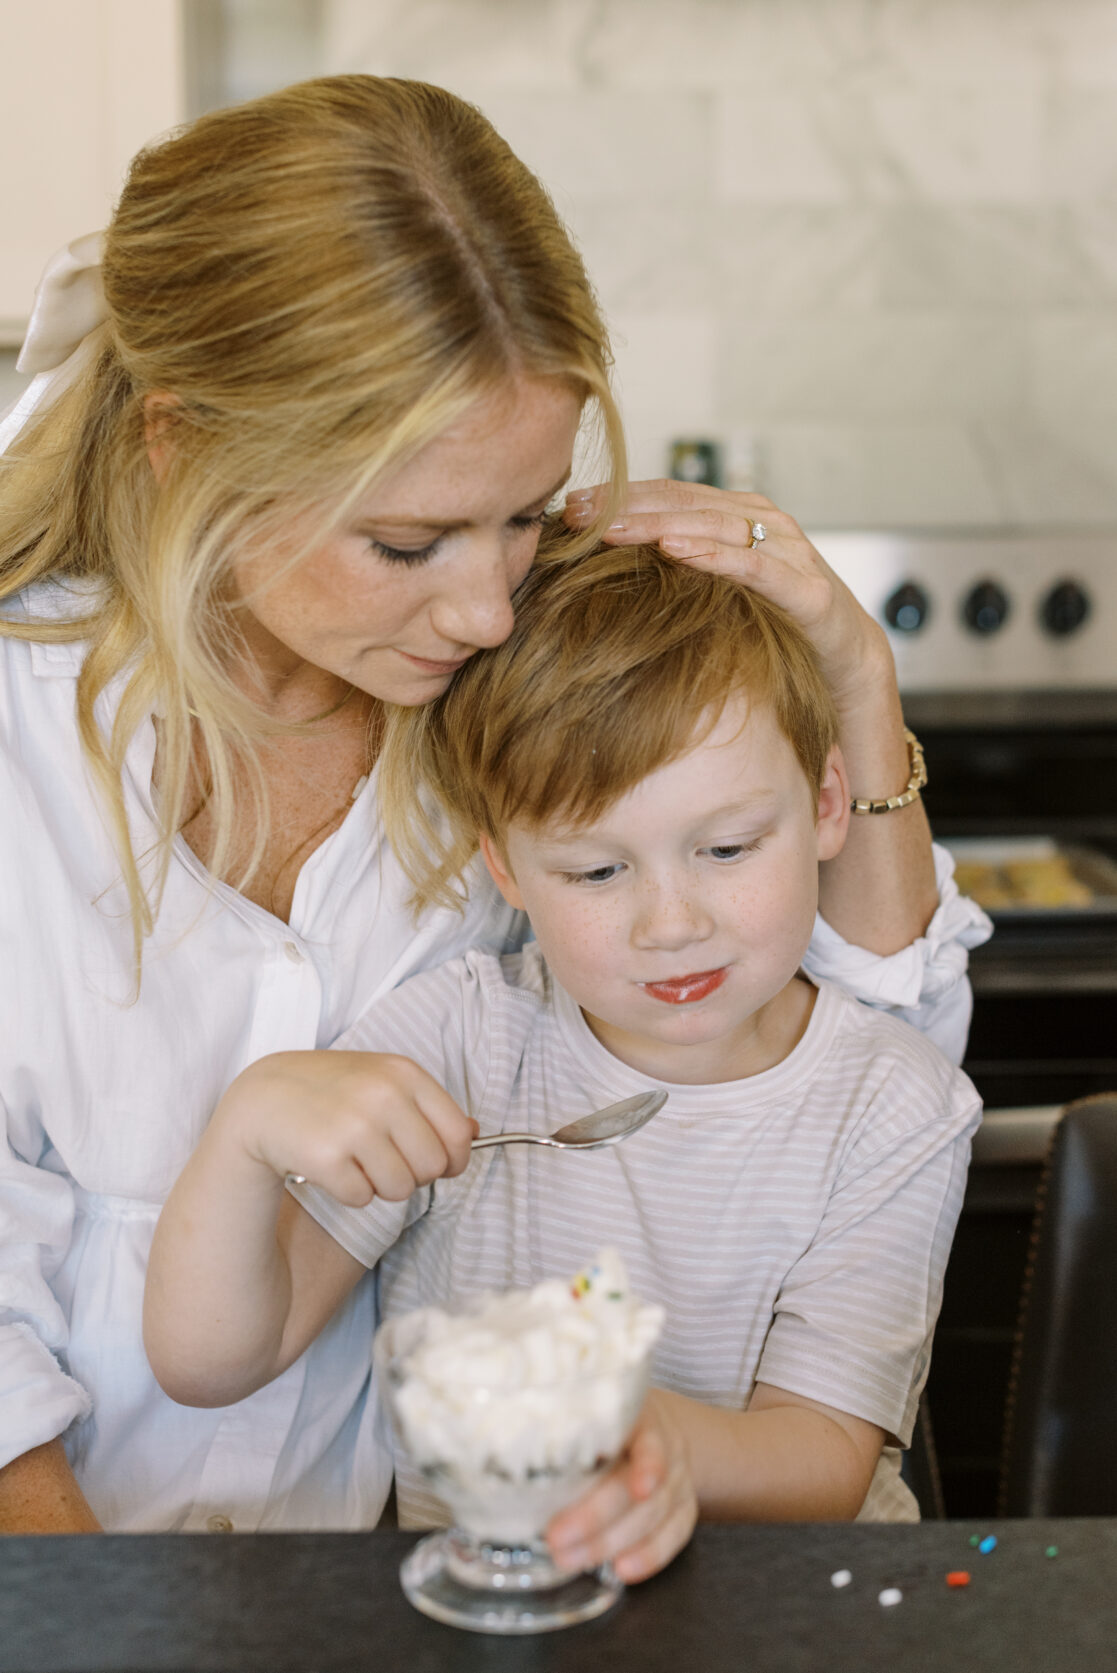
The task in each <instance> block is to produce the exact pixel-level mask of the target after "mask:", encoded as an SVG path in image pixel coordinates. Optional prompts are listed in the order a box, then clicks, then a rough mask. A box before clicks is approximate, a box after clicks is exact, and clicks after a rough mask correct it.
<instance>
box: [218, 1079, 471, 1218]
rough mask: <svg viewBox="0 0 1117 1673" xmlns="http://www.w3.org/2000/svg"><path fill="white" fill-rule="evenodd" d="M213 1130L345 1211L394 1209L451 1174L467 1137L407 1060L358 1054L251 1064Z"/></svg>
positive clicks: (466, 1125)
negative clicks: (378, 1202) (378, 1206)
mask: <svg viewBox="0 0 1117 1673" xmlns="http://www.w3.org/2000/svg"><path fill="white" fill-rule="evenodd" d="M213 1129H214V1132H215V1137H216V1139H217V1140H218V1142H220V1139H221V1138H222V1137H224V1138H226V1139H227V1138H228V1137H229V1136H230V1135H231V1136H232V1137H233V1139H234V1142H235V1143H237V1145H238V1146H239V1147H240V1148H241V1149H242V1150H243V1152H244V1153H246V1154H247V1155H248V1156H249V1157H250V1158H251V1159H252V1160H254V1161H256V1162H259V1163H262V1164H263V1165H264V1166H265V1167H267V1168H268V1169H270V1171H271V1172H272V1173H273V1174H274V1175H276V1176H277V1177H278V1178H280V1179H284V1178H285V1177H286V1176H287V1175H288V1174H301V1175H302V1176H303V1177H305V1178H306V1179H308V1180H309V1181H310V1182H311V1183H312V1184H314V1185H320V1186H321V1187H322V1188H323V1189H324V1190H326V1191H328V1192H329V1193H330V1195H331V1196H333V1197H336V1198H337V1200H338V1201H339V1202H343V1203H346V1204H347V1205H349V1206H350V1207H353V1208H363V1207H364V1206H365V1205H366V1204H368V1203H369V1202H371V1201H372V1199H373V1197H374V1196H375V1197H383V1198H384V1199H385V1200H386V1201H388V1202H402V1201H403V1200H404V1199H405V1198H407V1197H409V1196H411V1194H412V1192H413V1191H415V1190H417V1189H418V1188H419V1187H420V1186H421V1185H427V1184H429V1183H430V1182H431V1181H432V1180H434V1179H440V1178H442V1177H443V1176H444V1175H454V1174H459V1173H461V1172H462V1171H463V1170H464V1169H465V1168H466V1166H467V1165H468V1163H469V1158H470V1144H471V1141H472V1140H473V1139H474V1138H475V1137H476V1134H477V1124H476V1122H475V1121H473V1120H472V1119H471V1118H470V1117H469V1116H467V1115H465V1114H463V1112H462V1111H461V1109H459V1107H458V1105H457V1104H456V1103H455V1102H454V1100H453V1099H452V1098H451V1097H450V1095H449V1093H448V1092H446V1091H445V1090H444V1088H443V1087H441V1086H440V1085H439V1084H438V1082H437V1081H436V1080H435V1079H434V1077H433V1076H432V1075H430V1074H428V1073H427V1071H426V1070H425V1069H422V1068H420V1067H419V1065H418V1064H417V1063H413V1062H412V1061H411V1059H410V1058H407V1057H396V1056H393V1055H389V1054H387V1053H381V1052H358V1051H297V1052H281V1053H277V1054H276V1055H274V1056H271V1057H264V1058H260V1059H259V1060H258V1061H257V1062H256V1063H253V1064H252V1065H250V1067H249V1068H248V1069H246V1070H245V1071H244V1073H243V1074H241V1075H239V1076H238V1077H237V1079H236V1080H235V1081H234V1082H233V1084H232V1086H231V1087H230V1088H229V1090H228V1091H227V1092H226V1094H225V1096H224V1097H223V1098H222V1100H221V1103H220V1104H219V1106H218V1109H217V1113H216V1115H215V1118H214V1124H213Z"/></svg>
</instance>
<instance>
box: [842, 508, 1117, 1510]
mask: <svg viewBox="0 0 1117 1673" xmlns="http://www.w3.org/2000/svg"><path fill="white" fill-rule="evenodd" d="M816 539H817V542H818V544H819V546H820V549H821V550H822V551H823V552H824V553H825V554H826V556H827V558H828V559H829V561H830V562H831V563H832V564H833V565H834V567H835V568H836V569H837V570H838V571H839V573H840V574H842V575H843V576H844V577H845V579H846V580H847V581H848V582H849V584H850V585H851V587H852V588H853V590H854V591H855V592H856V593H857V595H858V596H859V597H860V598H861V600H862V602H863V603H864V604H865V605H866V607H867V608H868V609H869V610H870V611H871V612H872V613H873V614H874V615H875V616H876V617H877V618H878V619H879V620H880V621H881V622H883V623H884V624H885V625H886V627H887V629H888V632H889V635H890V638H891V642H892V645H893V648H894V651H895V655H896V663H897V670H898V673H899V677H900V687H901V691H902V692H903V694H904V711H905V714H906V716H907V719H908V724H909V725H910V726H911V727H912V728H913V730H914V731H915V732H916V733H917V734H918V736H919V737H920V739H921V741H922V742H923V745H924V749H925V752H926V758H927V767H928V773H929V783H928V787H927V790H926V792H925V800H926V805H927V810H928V813H929V815H930V818H931V822H932V825H933V827H934V830H935V834H936V836H938V837H940V838H942V839H945V840H946V841H947V842H948V843H950V844H952V845H953V846H954V847H955V850H956V853H957V855H958V857H959V862H960V870H961V869H962V867H965V868H966V872H967V876H968V878H969V880H970V882H971V884H972V885H973V892H974V893H975V894H977V895H978V898H981V896H982V893H983V892H984V895H985V899H986V900H987V901H988V902H989V909H990V911H991V915H992V917H993V920H994V923H995V925H996V933H995V935H994V937H993V939H992V941H991V942H990V943H989V944H988V946H986V947H984V948H981V949H979V950H978V951H977V952H976V953H975V954H973V955H972V958H971V974H972V979H973V987H974V1016H973V1025H972V1029H971V1034H970V1043H969V1049H968V1053H967V1057H966V1063H965V1067H966V1069H967V1071H968V1072H969V1074H970V1075H971V1076H972V1078H973V1079H974V1081H975V1082H976V1084H977V1086H978V1087H979V1089H980V1091H981V1093H982V1095H983V1097H984V1099H985V1102H986V1115H985V1119H984V1122H983V1125H982V1130H981V1133H980V1134H979V1136H978V1140H977V1142H976V1144H975V1147H974V1164H973V1168H972V1171H971V1176H970V1183H969V1188H968V1191H967V1197H966V1204H965V1208H964V1210H963V1214H962V1220H961V1223H960V1225H959V1229H958V1236H957V1239H956V1241H955V1246H954V1251H953V1254H952V1256H951V1262H950V1267H949V1270H948V1273H947V1283H946V1293H945V1297H944V1302H943V1310H942V1316H941V1320H940V1324H939V1329H938V1334H937V1337H936V1343H935V1354H934V1360H933V1364H932V1370H931V1377H930V1381H929V1384H928V1393H927V1401H928V1407H929V1411H930V1415H931V1421H932V1424H933V1428H934V1434H935V1440H936V1443H937V1448H938V1454H939V1464H940V1469H941V1473H942V1478H943V1488H944V1494H945V1499H946V1507H947V1511H948V1513H949V1514H952V1515H958V1516H969V1515H972V1516H987V1515H990V1514H992V1513H993V1511H994V1510H995V1506H996V1483H997V1473H998V1465H999V1456H1000V1449H1001V1433H1002V1424H1003V1407H1004V1395H1005V1389H1006V1384H1007V1379H1008V1373H1009V1365H1010V1360H1011V1352H1012V1341H1013V1334H1014V1329H1015V1323H1016V1314H1017V1306H1018V1301H1019V1291H1020V1284H1021V1279H1022V1276H1023V1269H1024V1263H1025V1259H1026V1255H1027V1248H1028V1238H1029V1233H1030V1229H1031V1221H1032V1213H1033V1206H1034V1199H1035V1192H1036V1186H1037V1184H1038V1179H1039V1172H1040V1168H1041V1166H1042V1162H1043V1157H1044V1154H1045V1151H1046V1148H1047V1143H1048V1140H1049V1137H1050V1134H1051V1131H1052V1129H1053V1125H1054V1122H1055V1119H1056V1117H1057V1113H1058V1110H1059V1109H1060V1108H1061V1106H1062V1105H1063V1104H1064V1103H1065V1102H1066V1101H1067V1100H1068V1099H1070V1098H1074V1097H1078V1096H1081V1095H1082V1094H1084V1093H1088V1092H1098V1091H1111V1090H1114V1089H1117V532H1114V533H1110V534H1091V535H1071V536H1064V535H1058V534H1051V535H1037V534H1031V535H1027V536H1024V535H1019V536H1017V535H1008V534H1006V535H996V536H974V537H972V538H971V537H964V536H953V535H952V536H941V537H939V536H931V535H918V536H906V535H892V534H867V535H854V534H845V533H843V534H833V535H827V534H819V535H817V536H816Z"/></svg>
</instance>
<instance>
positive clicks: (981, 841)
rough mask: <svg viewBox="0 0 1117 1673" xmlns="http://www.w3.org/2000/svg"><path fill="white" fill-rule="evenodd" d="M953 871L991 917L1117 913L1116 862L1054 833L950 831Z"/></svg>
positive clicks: (962, 886)
mask: <svg viewBox="0 0 1117 1673" xmlns="http://www.w3.org/2000/svg"><path fill="white" fill-rule="evenodd" d="M943 845H944V847H946V848H948V849H949V850H950V852H951V853H952V854H953V856H954V861H955V870H954V875H955V877H956V878H957V879H958V887H959V888H960V889H961V891H962V893H963V894H966V895H971V896H972V897H973V899H974V900H976V901H977V903H978V905H979V906H983V907H984V908H985V910H986V911H987V912H988V913H990V914H991V915H992V916H993V917H994V918H1013V919H1015V918H1034V917H1042V918H1058V919H1073V918H1078V917H1083V916H1087V915H1089V916H1094V917H1097V916H1102V917H1110V916H1112V917H1113V918H1115V919H1117V862H1115V861H1113V860H1111V859H1110V858H1109V856H1108V855H1107V854H1103V853H1102V852H1101V851H1100V849H1097V848H1087V847H1082V846H1079V845H1077V844H1071V843H1059V842H1056V841H1055V839H1054V838H1053V837H1043V836H1041V837H950V838H947V839H946V840H945V842H944V844H943Z"/></svg>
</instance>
